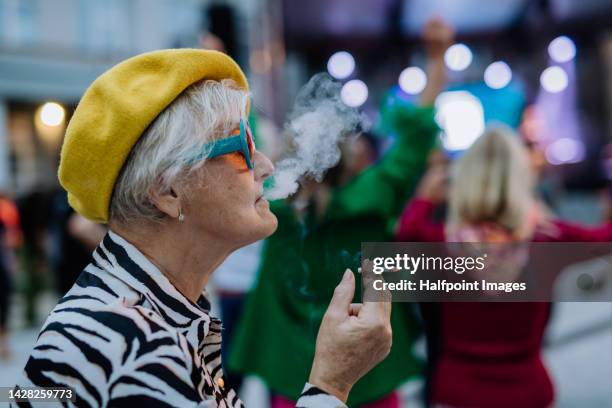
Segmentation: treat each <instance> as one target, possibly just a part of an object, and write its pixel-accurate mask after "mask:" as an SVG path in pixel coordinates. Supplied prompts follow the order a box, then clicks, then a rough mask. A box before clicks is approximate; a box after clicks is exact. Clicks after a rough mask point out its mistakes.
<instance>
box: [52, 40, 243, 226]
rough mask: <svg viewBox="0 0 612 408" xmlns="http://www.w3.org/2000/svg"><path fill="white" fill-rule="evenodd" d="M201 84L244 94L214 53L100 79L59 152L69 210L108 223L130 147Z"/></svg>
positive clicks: (137, 64) (126, 66)
mask: <svg viewBox="0 0 612 408" xmlns="http://www.w3.org/2000/svg"><path fill="white" fill-rule="evenodd" d="M204 79H210V80H217V81H219V80H222V79H233V80H234V82H235V83H236V84H237V86H239V87H240V88H242V89H245V90H248V83H247V80H246V78H245V76H244V73H243V72H242V70H241V69H240V67H239V66H238V64H236V63H235V62H234V60H232V59H231V58H230V57H228V56H227V55H226V54H223V53H220V52H217V51H207V50H197V49H174V50H161V51H153V52H149V53H146V54H141V55H138V56H135V57H133V58H130V59H128V60H126V61H123V62H121V63H119V64H118V65H115V66H114V67H112V68H111V69H109V70H108V71H106V72H105V73H103V74H102V75H100V76H99V77H98V78H97V79H96V80H95V81H94V82H93V83H92V84H91V86H90V87H89V88H88V89H87V91H85V94H84V95H83V97H82V98H81V101H80V102H79V105H78V106H77V108H76V110H75V112H74V115H73V116H72V119H71V120H70V123H69V124H68V127H67V129H66V137H65V139H64V144H63V146H62V152H61V157H60V165H59V171H58V173H59V180H60V183H61V185H62V187H64V188H65V189H66V191H68V201H69V202H70V205H71V206H72V208H74V209H75V210H76V211H77V212H78V213H79V214H81V215H83V216H84V217H86V218H89V219H90V220H92V221H95V222H99V223H106V222H108V217H109V206H110V200H111V195H112V193H113V188H114V186H115V181H116V180H117V177H118V176H119V173H120V172H121V168H122V167H123V164H124V163H125V160H126V159H127V157H128V155H129V153H130V150H131V149H132V147H133V146H134V145H135V144H136V142H137V141H138V139H139V138H140V136H141V135H142V133H143V132H144V131H145V129H146V128H147V127H148V126H149V125H150V124H151V122H153V120H154V119H155V118H156V117H157V115H159V114H160V113H161V112H162V111H163V110H164V109H165V108H166V107H167V106H168V105H169V104H170V103H171V102H172V101H173V100H174V99H176V97H177V96H179V94H180V93H181V92H183V91H184V90H185V89H186V88H187V87H189V85H192V84H193V83H195V82H198V81H201V80H204Z"/></svg>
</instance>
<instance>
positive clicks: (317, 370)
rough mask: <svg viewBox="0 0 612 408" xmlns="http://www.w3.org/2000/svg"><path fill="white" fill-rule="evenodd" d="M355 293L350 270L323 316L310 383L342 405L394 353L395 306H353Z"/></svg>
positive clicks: (380, 304) (367, 303)
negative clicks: (365, 376)
mask: <svg viewBox="0 0 612 408" xmlns="http://www.w3.org/2000/svg"><path fill="white" fill-rule="evenodd" d="M354 293H355V276H354V275H353V273H352V272H351V271H350V270H348V269H347V270H346V272H345V273H344V277H343V278H342V281H341V282H340V284H339V285H338V286H336V289H335V291H334V296H333V297H332V300H331V302H330V303H329V307H328V308H327V312H326V313H325V316H323V321H322V322H321V327H320V328H319V334H318V336H317V348H316V352H315V357H314V362H313V364H312V370H311V372H310V379H309V382H310V383H311V384H312V385H314V386H316V387H318V388H320V389H322V390H324V391H326V392H328V393H330V394H332V395H334V396H335V397H337V398H338V399H340V400H342V401H346V399H347V398H348V394H349V391H350V390H351V388H352V387H353V385H354V384H355V383H356V382H357V380H359V379H360V378H361V377H363V376H364V375H365V374H366V373H367V372H368V371H370V370H371V369H372V368H373V367H374V366H376V365H377V364H378V363H379V362H381V361H382V360H383V359H384V358H385V357H386V356H387V355H388V354H389V351H390V350H391V322H390V319H391V303H390V302H366V303H364V304H354V303H353V304H351V301H352V299H353V295H354Z"/></svg>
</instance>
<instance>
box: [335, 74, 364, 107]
mask: <svg viewBox="0 0 612 408" xmlns="http://www.w3.org/2000/svg"><path fill="white" fill-rule="evenodd" d="M340 98H341V99H342V102H344V103H345V104H346V105H348V106H351V107H353V108H356V107H359V106H361V105H363V104H364V103H365V101H366V100H367V99H368V86H367V85H366V84H365V83H364V82H363V81H361V80H359V79H353V80H351V81H348V82H347V83H346V84H344V86H343V87H342V90H341V91H340Z"/></svg>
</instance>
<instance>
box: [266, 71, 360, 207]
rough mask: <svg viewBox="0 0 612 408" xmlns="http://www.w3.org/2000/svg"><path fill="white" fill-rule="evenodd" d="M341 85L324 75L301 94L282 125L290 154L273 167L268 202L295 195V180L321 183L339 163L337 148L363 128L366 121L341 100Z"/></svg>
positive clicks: (303, 89) (306, 86) (312, 81)
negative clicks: (290, 149)
mask: <svg viewBox="0 0 612 408" xmlns="http://www.w3.org/2000/svg"><path fill="white" fill-rule="evenodd" d="M340 89H341V84H340V83H338V82H336V81H334V80H333V79H332V78H331V77H330V76H329V75H327V74H317V75H315V76H313V77H312V78H311V79H310V81H308V83H307V84H306V85H304V87H303V88H302V89H301V90H300V92H299V93H298V96H297V98H296V100H295V105H294V107H293V111H292V112H291V113H290V115H289V119H288V121H287V123H286V124H285V133H286V134H288V135H289V136H290V137H291V138H292V144H293V148H294V149H293V151H292V152H291V154H290V155H289V156H288V157H285V158H284V159H282V160H281V161H280V162H278V163H277V164H276V165H275V166H276V170H275V172H274V180H273V184H272V186H271V187H270V188H269V189H268V190H267V191H266V193H265V196H266V198H267V199H269V200H276V199H280V198H285V197H288V196H290V195H291V194H293V193H295V192H296V191H297V189H298V187H299V184H298V179H299V178H300V177H301V176H302V175H307V176H310V177H312V178H314V179H315V180H317V181H321V180H322V178H323V175H324V174H325V172H326V171H327V169H329V168H330V167H333V166H335V165H336V164H337V163H338V161H339V160H340V155H341V152H340V148H339V147H338V144H339V143H340V142H342V141H343V140H344V139H345V138H346V137H347V135H349V134H351V133H352V132H353V133H354V132H356V131H359V130H361V129H363V128H365V127H366V126H367V125H366V120H365V117H364V116H363V115H362V114H361V113H360V112H359V111H358V110H357V109H355V108H351V107H349V106H347V105H345V104H344V103H343V102H342V100H341V99H340Z"/></svg>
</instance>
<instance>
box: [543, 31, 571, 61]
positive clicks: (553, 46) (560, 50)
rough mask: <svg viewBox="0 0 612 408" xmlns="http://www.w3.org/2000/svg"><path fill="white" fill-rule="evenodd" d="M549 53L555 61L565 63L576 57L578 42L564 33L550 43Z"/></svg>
mask: <svg viewBox="0 0 612 408" xmlns="http://www.w3.org/2000/svg"><path fill="white" fill-rule="evenodd" d="M548 55H549V56H550V58H551V59H552V60H553V61H556V62H559V63H564V62H569V61H571V60H573V59H574V58H575V57H576V44H574V42H573V41H572V39H571V38H569V37H566V36H564V35H562V36H561V37H557V38H555V39H554V40H552V41H551V42H550V44H549V45H548Z"/></svg>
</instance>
